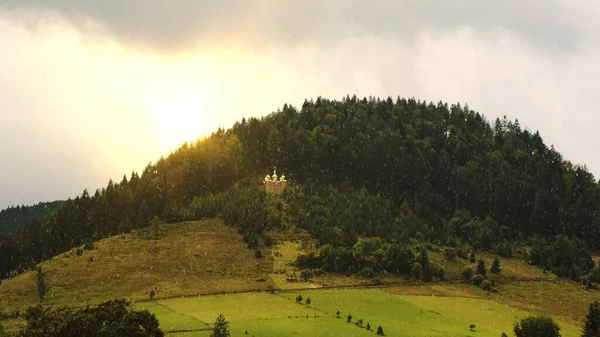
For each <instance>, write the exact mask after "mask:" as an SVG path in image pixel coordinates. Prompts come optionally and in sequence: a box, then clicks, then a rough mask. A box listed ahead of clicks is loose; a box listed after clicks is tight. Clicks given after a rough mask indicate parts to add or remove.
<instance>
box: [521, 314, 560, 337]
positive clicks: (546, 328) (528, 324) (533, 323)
mask: <svg viewBox="0 0 600 337" xmlns="http://www.w3.org/2000/svg"><path fill="white" fill-rule="evenodd" d="M513 331H514V332H515V336H516V337H537V336H544V337H560V327H559V326H558V325H557V324H556V323H554V321H553V320H552V318H550V317H546V316H538V317H533V316H530V317H527V318H524V319H521V321H520V322H517V323H516V324H515V327H514V329H513Z"/></svg>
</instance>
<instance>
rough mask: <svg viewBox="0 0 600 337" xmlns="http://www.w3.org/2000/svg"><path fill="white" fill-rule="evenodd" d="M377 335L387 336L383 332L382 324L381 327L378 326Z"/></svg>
mask: <svg viewBox="0 0 600 337" xmlns="http://www.w3.org/2000/svg"><path fill="white" fill-rule="evenodd" d="M377 335H378V336H385V334H384V333H383V328H382V327H381V325H380V326H379V327H377Z"/></svg>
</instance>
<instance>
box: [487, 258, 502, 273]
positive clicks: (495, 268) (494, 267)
mask: <svg viewBox="0 0 600 337" xmlns="http://www.w3.org/2000/svg"><path fill="white" fill-rule="evenodd" d="M490 271H491V272H492V273H494V274H500V272H501V271H502V267H500V260H498V258H494V262H492V267H491V268H490Z"/></svg>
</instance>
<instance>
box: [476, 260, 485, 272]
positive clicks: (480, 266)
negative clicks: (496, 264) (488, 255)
mask: <svg viewBox="0 0 600 337" xmlns="http://www.w3.org/2000/svg"><path fill="white" fill-rule="evenodd" d="M476 274H479V275H483V276H485V275H486V270H485V261H483V260H479V262H478V263H477V270H476Z"/></svg>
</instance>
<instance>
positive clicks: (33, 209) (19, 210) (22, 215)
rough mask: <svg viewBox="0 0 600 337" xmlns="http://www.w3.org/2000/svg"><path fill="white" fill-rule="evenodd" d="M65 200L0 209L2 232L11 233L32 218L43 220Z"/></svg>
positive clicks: (0, 228) (0, 230) (0, 232)
mask: <svg viewBox="0 0 600 337" xmlns="http://www.w3.org/2000/svg"><path fill="white" fill-rule="evenodd" d="M63 204H64V201H60V200H58V201H52V202H40V203H38V204H36V205H32V206H13V207H9V208H7V209H4V210H1V211H0V234H4V235H6V234H10V233H11V232H13V231H14V230H15V229H18V228H21V227H23V226H25V225H26V224H28V223H29V222H31V221H32V220H42V219H43V218H44V217H45V216H46V215H48V214H50V213H52V212H54V211H56V210H57V209H58V208H59V207H60V206H62V205H63Z"/></svg>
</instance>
